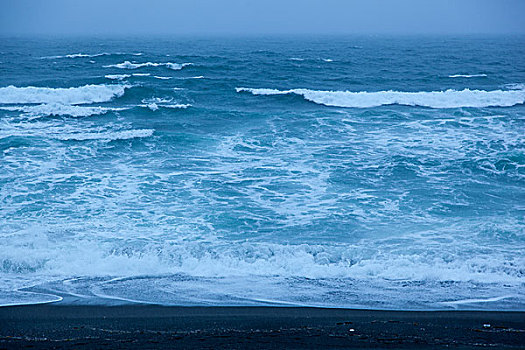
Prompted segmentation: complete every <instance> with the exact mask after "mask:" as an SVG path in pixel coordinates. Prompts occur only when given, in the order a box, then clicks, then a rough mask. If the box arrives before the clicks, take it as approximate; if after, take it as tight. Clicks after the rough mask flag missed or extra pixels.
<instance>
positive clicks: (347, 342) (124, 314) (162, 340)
mask: <svg viewBox="0 0 525 350" xmlns="http://www.w3.org/2000/svg"><path fill="white" fill-rule="evenodd" d="M445 347H450V348H453V349H470V348H480V349H481V348H493V349H502V348H506V349H519V348H525V313H523V312H471V311H443V312H441V311H440V312H407V311H369V310H343V309H317V308H274V307H162V306H148V305H127V306H110V307H104V306H64V305H60V304H57V305H30V306H13V307H3V308H0V349H18V348H46V349H64V348H74V349H123V348H143V349H168V348H170V349H172V348H182V349H185V348H201V349H245V348H270V349H283V348H292V349H305V348H309V349H312V348H332V349H335V348H346V349H349V348H350V349H351V348H380V349H434V348H436V349H437V348H445Z"/></svg>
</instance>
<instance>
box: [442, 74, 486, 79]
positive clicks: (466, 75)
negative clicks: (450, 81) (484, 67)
mask: <svg viewBox="0 0 525 350" xmlns="http://www.w3.org/2000/svg"><path fill="white" fill-rule="evenodd" d="M486 76H487V75H486V74H454V75H449V76H448V77H449V78H484V77H486Z"/></svg>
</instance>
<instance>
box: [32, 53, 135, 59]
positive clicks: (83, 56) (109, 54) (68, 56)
mask: <svg viewBox="0 0 525 350" xmlns="http://www.w3.org/2000/svg"><path fill="white" fill-rule="evenodd" d="M111 55H127V54H126V53H123V52H116V53H110V52H101V53H95V54H86V53H74V54H68V55H58V56H44V57H40V58H42V59H46V58H49V59H54V58H93V57H100V56H111ZM130 55H133V56H142V52H137V53H132V54H130Z"/></svg>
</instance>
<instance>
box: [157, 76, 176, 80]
mask: <svg viewBox="0 0 525 350" xmlns="http://www.w3.org/2000/svg"><path fill="white" fill-rule="evenodd" d="M153 78H155V79H161V80H168V79H171V78H172V77H161V76H158V75H154V76H153Z"/></svg>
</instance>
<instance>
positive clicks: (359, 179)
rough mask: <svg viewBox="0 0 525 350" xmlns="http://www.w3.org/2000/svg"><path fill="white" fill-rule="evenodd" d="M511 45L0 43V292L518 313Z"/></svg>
mask: <svg viewBox="0 0 525 350" xmlns="http://www.w3.org/2000/svg"><path fill="white" fill-rule="evenodd" d="M524 84H525V38H524V37H511V36H508V37H503V36H499V37H365V36H363V37H317V38H315V37H314V38H308V37H295V38H292V37H289V38H284V37H283V38H278V37H273V38H245V39H243V38H229V39H228V38H216V39H203V38H166V37H164V38H160V37H159V38H134V39H133V38H130V39H107V38H100V39H96V38H78V39H71V38H70V39H64V38H62V39H52V38H39V39H34V40H30V39H21V38H1V39H0V305H9V304H23V303H42V302H50V301H57V300H62V299H63V300H64V301H65V302H70V303H98V304H112V303H120V302H144V303H158V304H164V305H306V306H328V307H355V308H380V309H407V310H411V309H496V310H523V309H525V288H524V287H525V232H524V228H525V217H524V213H525V106H524V102H525V85H524Z"/></svg>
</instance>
